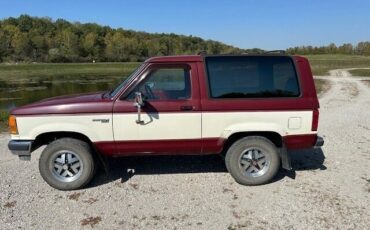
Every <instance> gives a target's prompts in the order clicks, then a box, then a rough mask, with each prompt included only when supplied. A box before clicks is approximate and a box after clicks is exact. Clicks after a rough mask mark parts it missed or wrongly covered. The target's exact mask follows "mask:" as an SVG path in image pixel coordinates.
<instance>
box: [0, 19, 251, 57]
mask: <svg viewBox="0 0 370 230" xmlns="http://www.w3.org/2000/svg"><path fill="white" fill-rule="evenodd" d="M201 51H206V52H207V53H209V54H220V53H242V52H246V50H241V49H238V48H236V47H233V46H229V45H226V44H223V43H221V42H217V41H212V40H204V39H201V38H199V37H193V36H183V35H176V34H163V33H162V34H152V33H146V32H137V31H132V30H124V29H121V28H119V29H113V28H111V27H109V26H101V25H98V24H95V23H85V24H82V23H78V22H75V23H71V22H69V21H66V20H64V19H58V20H56V21H53V20H52V19H50V18H39V17H30V16H28V15H21V16H19V17H18V18H13V17H10V18H7V19H3V20H1V21H0V62H20V61H24V62H90V61H93V60H95V61H142V60H144V59H146V58H147V57H151V56H158V55H176V54H196V53H198V52H201ZM254 51H258V49H256V50H254Z"/></svg>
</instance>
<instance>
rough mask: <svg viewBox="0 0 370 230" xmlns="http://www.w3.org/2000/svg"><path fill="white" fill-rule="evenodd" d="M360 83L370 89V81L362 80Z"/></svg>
mask: <svg viewBox="0 0 370 230" xmlns="http://www.w3.org/2000/svg"><path fill="white" fill-rule="evenodd" d="M362 82H363V83H365V85H367V86H369V87H370V80H363V81H362Z"/></svg>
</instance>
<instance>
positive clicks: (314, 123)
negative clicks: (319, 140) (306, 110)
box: [311, 109, 319, 131]
mask: <svg viewBox="0 0 370 230" xmlns="http://www.w3.org/2000/svg"><path fill="white" fill-rule="evenodd" d="M318 127H319V109H314V110H313V113H312V127H311V130H312V131H317V128H318Z"/></svg>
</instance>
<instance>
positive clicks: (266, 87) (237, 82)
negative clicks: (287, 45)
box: [205, 56, 300, 98]
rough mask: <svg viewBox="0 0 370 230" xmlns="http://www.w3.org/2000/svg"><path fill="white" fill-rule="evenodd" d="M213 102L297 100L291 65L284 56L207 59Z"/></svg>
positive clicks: (294, 75)
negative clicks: (231, 100)
mask: <svg viewBox="0 0 370 230" xmlns="http://www.w3.org/2000/svg"><path fill="white" fill-rule="evenodd" d="M205 61H206V69H207V75H208V83H209V91H210V96H211V97H212V98H269V97H298V96H299V95H300V91H299V84H298V78H297V74H296V70H295V67H294V63H293V61H292V59H291V58H290V57H287V56H238V57H227V56H225V57H222V56H221V57H206V59H205Z"/></svg>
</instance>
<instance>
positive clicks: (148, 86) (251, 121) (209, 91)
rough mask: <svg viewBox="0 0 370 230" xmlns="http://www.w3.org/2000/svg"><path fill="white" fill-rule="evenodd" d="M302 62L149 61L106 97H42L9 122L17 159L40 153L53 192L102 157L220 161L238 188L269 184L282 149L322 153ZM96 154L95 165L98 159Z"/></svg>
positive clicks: (275, 57) (84, 175)
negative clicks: (208, 158)
mask: <svg viewBox="0 0 370 230" xmlns="http://www.w3.org/2000/svg"><path fill="white" fill-rule="evenodd" d="M318 109H319V102H318V99H317V95H316V90H315V85H314V81H313V77H312V73H311V69H310V65H309V62H308V61H307V59H306V58H303V57H299V56H288V55H285V54H263V55H239V56H238V55H219V56H209V55H189V56H169V57H154V58H150V59H148V60H147V61H145V62H144V63H143V64H142V65H141V66H140V67H139V68H138V69H136V70H135V71H134V72H133V73H132V74H131V76H129V77H128V78H127V79H126V80H124V81H123V82H122V83H121V84H120V85H119V86H118V87H117V88H115V89H114V90H112V91H110V92H99V93H90V94H82V95H74V96H63V97H56V98H51V99H46V100H43V101H40V102H36V103H33V104H29V105H26V106H22V107H19V108H16V109H14V110H12V111H11V115H10V117H9V129H10V133H11V141H10V142H9V145H8V147H9V149H10V150H11V151H12V153H13V154H16V155H18V156H19V157H20V159H25V160H29V159H30V157H31V155H32V154H31V153H32V152H33V151H35V150H36V149H38V148H39V147H41V146H43V145H47V146H46V148H45V149H44V150H43V152H42V154H41V157H40V160H39V170H40V173H41V176H42V177H43V178H44V180H45V181H46V182H47V183H48V184H49V185H51V186H52V187H54V188H57V189H61V190H72V189H78V188H82V187H83V186H85V185H86V184H87V183H89V181H90V180H91V179H92V178H93V176H94V172H95V169H96V167H97V162H101V161H104V160H103V159H105V158H106V157H120V156H137V155H179V154H198V155H199V154H220V155H222V156H224V159H225V164H226V168H227V170H228V171H229V172H230V174H231V176H232V177H233V178H234V179H235V180H236V181H237V182H238V183H240V184H243V185H259V184H263V183H267V182H269V181H270V180H271V179H272V178H273V177H274V176H275V175H276V173H277V172H278V170H279V168H280V166H282V167H283V168H286V169H291V166H290V157H289V150H292V149H302V148H311V147H314V146H322V145H323V143H324V141H323V139H322V138H321V137H319V136H318V135H317V128H318V120H319V110H318ZM101 156H103V157H101Z"/></svg>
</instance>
